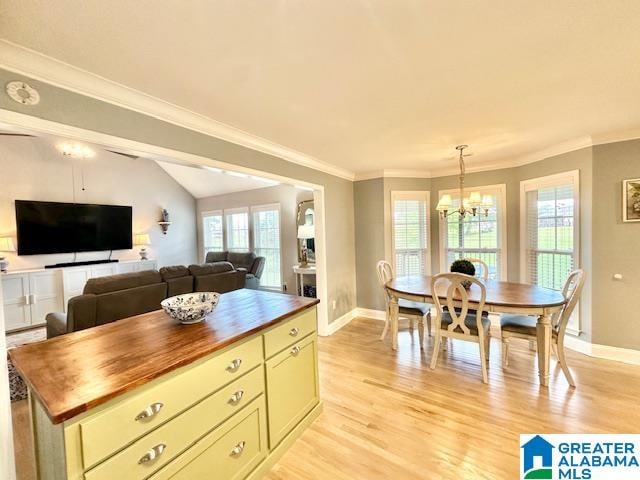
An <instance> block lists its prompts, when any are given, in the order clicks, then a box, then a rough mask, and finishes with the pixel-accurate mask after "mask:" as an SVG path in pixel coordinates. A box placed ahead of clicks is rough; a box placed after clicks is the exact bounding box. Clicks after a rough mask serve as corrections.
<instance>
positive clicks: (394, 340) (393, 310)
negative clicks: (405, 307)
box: [389, 296, 400, 350]
mask: <svg viewBox="0 0 640 480" xmlns="http://www.w3.org/2000/svg"><path fill="white" fill-rule="evenodd" d="M399 315H400V308H399V307H398V299H397V298H396V297H394V296H392V297H391V299H390V300H389V316H390V317H391V318H390V320H391V348H393V349H394V350H397V349H398V316H399Z"/></svg>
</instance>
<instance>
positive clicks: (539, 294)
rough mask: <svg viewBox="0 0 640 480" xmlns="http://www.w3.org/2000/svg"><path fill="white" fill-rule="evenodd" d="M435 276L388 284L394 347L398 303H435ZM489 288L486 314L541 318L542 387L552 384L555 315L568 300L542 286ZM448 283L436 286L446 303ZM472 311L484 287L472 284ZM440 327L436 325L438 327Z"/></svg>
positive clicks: (493, 284)
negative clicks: (404, 301) (551, 365)
mask: <svg viewBox="0 0 640 480" xmlns="http://www.w3.org/2000/svg"><path fill="white" fill-rule="evenodd" d="M431 278H432V277H431V276H429V275H413V276H405V277H398V278H394V279H392V280H390V281H389V282H387V284H386V285H385V288H386V289H387V292H388V293H389V315H390V318H389V321H390V324H391V333H392V337H391V338H392V348H393V349H394V350H396V349H397V347H398V317H399V307H398V301H399V300H400V299H405V300H409V301H413V302H420V303H427V304H429V303H433V298H434V292H432V289H431ZM480 281H481V282H482V284H483V285H484V286H485V289H486V299H485V305H484V309H483V310H484V311H487V312H489V313H495V314H500V313H506V314H518V315H532V316H536V317H537V323H536V331H537V341H538V342H537V343H538V348H537V353H538V374H539V378H540V384H541V385H543V386H545V387H546V386H548V385H549V376H550V369H549V364H550V361H551V341H552V335H553V324H552V321H553V318H554V314H556V313H558V312H560V311H561V310H562V308H563V307H564V305H565V303H566V302H567V299H566V298H565V297H564V295H563V294H562V292H560V291H557V290H552V289H550V288H544V287H539V286H537V285H530V284H524V283H516V282H503V281H498V280H490V279H489V280H483V279H481V280H480ZM447 287H448V285H447V282H446V281H441V282H439V283H437V284H436V292H435V295H437V296H438V298H440V299H442V300H446V298H447ZM468 301H469V308H470V309H474V307H475V309H477V308H478V305H479V302H480V287H478V286H477V285H472V286H471V287H470V289H469V291H468ZM454 306H456V307H460V306H462V302H456V301H455V298H454ZM438 327H439V325H436V328H438Z"/></svg>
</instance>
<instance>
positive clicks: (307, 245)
mask: <svg viewBox="0 0 640 480" xmlns="http://www.w3.org/2000/svg"><path fill="white" fill-rule="evenodd" d="M297 225H298V261H299V262H300V265H305V264H306V263H315V262H316V251H315V250H316V248H315V239H314V237H315V211H314V205H313V200H306V201H304V202H300V203H298V219H297ZM305 257H306V258H305Z"/></svg>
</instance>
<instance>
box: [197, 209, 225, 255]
mask: <svg viewBox="0 0 640 480" xmlns="http://www.w3.org/2000/svg"><path fill="white" fill-rule="evenodd" d="M202 226H203V229H202V231H203V243H204V252H205V254H206V253H207V252H221V251H223V250H224V237H223V227H222V212H206V213H203V214H202Z"/></svg>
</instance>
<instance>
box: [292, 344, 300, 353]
mask: <svg viewBox="0 0 640 480" xmlns="http://www.w3.org/2000/svg"><path fill="white" fill-rule="evenodd" d="M299 353H300V347H299V346H298V345H296V346H295V347H293V348H292V349H291V355H297V354H299Z"/></svg>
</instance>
